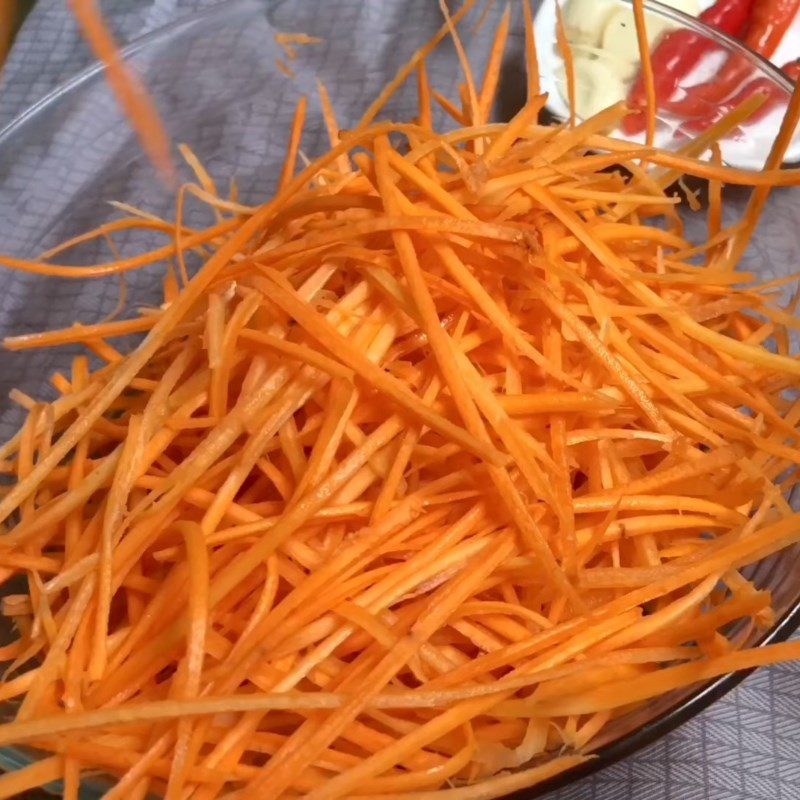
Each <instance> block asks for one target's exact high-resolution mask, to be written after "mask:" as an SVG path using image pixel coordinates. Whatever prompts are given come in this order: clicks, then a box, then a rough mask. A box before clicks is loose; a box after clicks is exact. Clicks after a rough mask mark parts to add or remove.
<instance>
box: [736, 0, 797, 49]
mask: <svg viewBox="0 0 800 800" xmlns="http://www.w3.org/2000/svg"><path fill="white" fill-rule="evenodd" d="M798 10H800V0H756V4H755V6H754V7H753V14H752V16H751V18H750V25H749V26H748V28H747V36H746V37H745V40H744V43H745V44H746V45H747V46H748V47H749V48H750V49H751V50H755V51H756V53H760V54H761V55H762V56H765V57H766V58H769V57H770V56H771V55H772V54H773V53H774V52H775V50H776V49H777V48H778V45H779V44H780V43H781V39H783V36H784V34H785V33H786V31H787V30H789V26H790V25H791V24H792V21H793V20H794V18H795V15H796V14H797V12H798Z"/></svg>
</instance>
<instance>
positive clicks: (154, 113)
mask: <svg viewBox="0 0 800 800" xmlns="http://www.w3.org/2000/svg"><path fill="white" fill-rule="evenodd" d="M69 2H70V5H71V6H72V12H73V14H74V15H75V19H76V20H77V21H78V24H79V25H80V27H81V30H82V32H83V35H84V37H85V39H86V41H87V43H88V44H89V46H90V47H91V48H92V50H93V51H94V54H95V55H96V56H97V58H98V59H99V60H100V61H101V62H102V64H103V65H104V66H105V68H106V77H107V78H108V83H109V85H110V86H111V88H112V89H113V91H114V93H115V94H116V96H117V100H118V101H119V103H120V105H121V106H122V109H123V111H124V112H125V115H126V117H127V118H128V120H129V121H130V123H131V125H132V126H133V127H134V129H135V130H136V132H137V134H138V136H139V141H140V142H141V145H142V148H143V149H144V151H145V152H146V153H147V155H148V157H149V158H150V160H151V161H152V162H153V164H155V166H156V167H157V168H158V169H159V170H160V171H161V172H162V174H163V175H164V176H165V177H166V178H167V179H168V180H169V181H172V179H173V177H174V174H175V167H174V164H173V162H172V157H171V156H170V152H169V145H170V140H169V136H168V134H167V132H166V131H165V129H164V125H163V123H162V122H161V119H160V117H159V114H158V110H157V108H156V106H155V103H154V102H153V101H152V99H151V98H150V96H149V95H148V94H147V92H146V91H145V89H144V87H143V86H142V85H141V83H140V81H139V79H138V78H137V76H136V74H135V73H134V72H133V70H132V69H131V67H130V66H129V65H128V64H126V63H125V61H124V59H123V58H122V57H121V56H120V53H119V50H118V49H117V45H116V42H115V41H114V37H113V36H112V35H111V32H110V31H109V30H108V28H107V27H106V24H105V22H104V21H103V18H102V16H101V15H100V11H99V9H98V7H97V3H96V0H69Z"/></svg>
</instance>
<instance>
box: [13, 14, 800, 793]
mask: <svg viewBox="0 0 800 800" xmlns="http://www.w3.org/2000/svg"><path fill="white" fill-rule="evenodd" d="M260 2H262V3H263V5H264V12H265V14H266V15H267V16H268V19H269V21H270V22H271V23H272V24H274V26H275V27H276V29H279V30H288V31H307V30H316V31H319V30H326V29H328V30H331V31H334V30H335V31H336V37H337V39H338V41H339V48H340V49H339V52H338V53H337V52H334V51H333V49H331V48H328V47H327V46H326V45H322V46H320V48H319V49H317V50H315V56H314V58H315V60H316V61H317V62H318V64H324V63H325V62H326V60H327V61H329V62H331V61H334V62H335V61H336V59H339V58H340V57H341V41H342V36H351V37H352V38H353V40H354V43H353V44H354V48H355V45H356V43H357V44H358V49H359V52H360V53H361V54H362V55H360V56H359V57H360V58H363V59H364V61H365V63H364V64H363V65H362V66H363V72H362V73H361V74H362V75H364V76H367V75H368V76H369V80H370V81H373V82H374V81H378V82H380V80H382V75H381V72H382V71H384V72H388V69H389V65H390V64H391V63H392V62H393V59H392V58H387V57H386V56H385V54H387V53H393V52H394V51H395V50H397V51H404V50H407V48H404V46H403V45H404V44H406V43H407V42H406V39H407V38H408V37H409V34H410V32H412V31H413V32H414V38H415V39H416V40H420V39H421V37H420V36H419V31H420V29H426V28H431V26H432V25H436V24H438V21H437V16H438V10H437V3H436V2H435V0H260ZM211 4H212V0H133V1H131V0H103V2H102V6H103V9H104V12H105V14H106V16H107V19H108V20H109V21H110V23H111V25H112V27H113V29H114V31H115V32H116V34H117V35H118V37H119V38H120V39H121V40H123V41H128V40H130V39H132V38H134V37H136V36H139V35H141V34H142V33H144V32H146V31H148V30H153V29H154V28H157V27H159V26H161V25H163V24H165V23H167V22H170V21H171V20H174V19H176V18H177V17H179V16H182V15H185V14H187V13H189V12H191V11H193V10H195V9H197V8H201V7H205V6H208V5H211ZM497 5H498V6H499V5H500V4H497ZM91 60H92V58H91V55H90V54H89V52H88V50H87V48H86V47H85V45H84V44H83V42H82V41H81V39H80V37H79V35H78V32H77V30H76V27H75V24H74V22H73V21H72V19H71V17H70V15H69V13H68V11H67V10H66V2H65V0H39V1H38V3H37V5H36V6H35V8H34V10H33V12H32V13H31V14H30V16H29V17H28V19H27V20H26V22H25V24H24V26H23V28H22V31H21V33H20V35H19V38H18V40H17V42H16V44H15V45H14V48H13V50H12V52H11V55H10V59H9V61H8V63H7V65H6V68H5V70H4V72H3V75H2V80H1V81H0V125H2V124H5V123H7V122H8V121H10V120H11V119H13V117H15V116H16V115H18V114H19V113H20V112H22V111H23V110H24V109H25V108H27V107H28V106H29V105H30V104H31V103H33V102H35V101H36V100H38V99H40V98H41V97H42V96H43V95H45V94H46V93H47V92H48V91H50V90H51V89H53V88H55V87H56V86H58V85H59V84H60V83H62V82H63V81H64V80H65V79H67V78H69V77H70V76H72V75H73V74H75V73H76V72H77V71H79V70H80V69H81V68H83V67H85V66H86V65H88V64H89V63H90V62H91ZM351 62H352V59H351ZM351 62H348V63H351ZM326 66H327V69H328V71H329V72H330V71H334V72H335V71H336V69H337V63H328V64H327V65H326ZM351 67H352V63H351ZM351 77H352V76H351ZM364 81H366V77H365V78H364ZM364 81H361V82H359V81H353V82H351V83H350V84H348V83H347V82H346V81H344V83H343V84H342V82H339V83H340V85H337V87H336V89H337V92H336V94H337V95H339V97H340V98H341V97H342V96H343V95H344V100H345V103H346V101H347V100H349V101H350V105H351V106H352V107H353V110H354V111H357V110H358V109H357V108H356V107H357V106H360V107H363V105H364V101H365V100H366V99H368V98H365V97H363V89H364V85H363V83H364ZM348 91H350V92H351V96H350V97H347V96H346V95H347V93H348ZM346 104H347V103H346ZM551 797H552V800H589V799H590V798H591V799H592V800H755V798H765V799H766V800H797V799H798V798H800V665H786V666H781V667H774V668H772V669H765V670H761V671H760V672H758V673H756V674H755V675H754V676H752V677H750V678H749V679H748V680H747V681H746V682H745V683H744V684H743V685H742V686H741V687H740V688H739V689H738V690H736V691H734V692H733V693H731V694H729V695H728V696H727V697H725V698H723V699H721V700H719V701H718V702H717V703H715V704H714V705H713V706H712V707H711V708H710V709H709V710H707V711H706V712H705V713H704V714H702V715H701V716H699V717H698V718H695V719H694V720H692V721H690V722H688V723H687V724H685V725H684V726H682V727H681V728H679V729H678V730H676V731H674V732H673V733H672V734H670V735H668V736H666V737H665V738H663V739H661V740H660V741H658V742H657V743H656V744H654V745H652V746H650V747H649V748H647V749H645V750H643V751H641V752H639V753H636V754H635V755H633V756H631V757H629V758H628V759H626V760H624V761H622V762H620V763H618V764H615V765H613V766H611V767H608V768H607V769H605V770H603V771H602V772H600V773H598V774H596V775H594V776H592V777H590V778H587V779H585V780H583V781H582V782H579V783H577V784H575V785H573V786H571V787H570V788H567V789H562V790H561V791H559V792H555V793H554V794H553V795H552V796H551Z"/></svg>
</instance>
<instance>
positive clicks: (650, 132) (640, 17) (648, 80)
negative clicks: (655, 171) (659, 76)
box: [633, 0, 656, 147]
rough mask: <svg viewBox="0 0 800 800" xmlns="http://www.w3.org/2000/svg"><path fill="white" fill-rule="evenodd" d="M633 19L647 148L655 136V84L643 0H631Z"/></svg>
mask: <svg viewBox="0 0 800 800" xmlns="http://www.w3.org/2000/svg"><path fill="white" fill-rule="evenodd" d="M633 18H634V21H635V23H636V40H637V42H638V43H639V60H640V61H641V65H642V66H641V69H642V79H643V81H644V88H645V97H646V99H647V109H646V111H647V122H646V124H647V138H646V141H647V146H648V147H650V146H651V145H652V144H653V140H654V139H655V135H656V84H655V78H654V76H653V62H652V60H651V58H650V43H649V41H648V38H647V19H646V18H645V12H644V2H643V0H633Z"/></svg>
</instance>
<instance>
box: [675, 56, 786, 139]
mask: <svg viewBox="0 0 800 800" xmlns="http://www.w3.org/2000/svg"><path fill="white" fill-rule="evenodd" d="M782 70H783V72H785V73H786V75H787V76H788V77H789V78H790V79H791V80H792V81H793V82H796V81H798V80H800V59H798V60H797V61H790V62H789V63H788V64H785V65H784V66H783V67H782ZM754 94H764V95H766V100H764V102H763V104H762V105H761V106H759V108H758V110H757V111H755V113H753V114H752V115H751V116H750V117H748V119H747V124H748V125H751V124H752V123H754V122H758V121H759V120H762V119H764V117H766V116H767V115H768V114H771V113H772V112H773V111H775V109H777V108H780V107H781V106H784V107H785V106H786V105H787V103H788V102H789V100H788V97H787V96H786V92H785V91H784V90H783V89H781V87H780V86H778V84H777V83H775V81H773V80H772V79H771V78H756V79H755V80H754V81H751V82H750V83H748V84H747V86H745V87H743V88H742V90H741V91H739V92H737V93H736V95H734V96H733V97H732V98H731V99H730V100H726V101H725V102H724V103H722V104H721V105H719V106H717V108H716V109H715V110H714V113H713V114H712V115H710V116H707V117H702V118H699V119H693V120H689V121H688V122H685V123H684V124H683V125H682V126H681V129H682V130H683V131H684V132H685V133H695V134H697V133H700V132H701V131H704V130H707V129H708V128H710V127H711V126H712V125H713V124H714V123H715V122H718V121H719V120H721V119H722V118H723V117H724V116H725V115H726V114H729V113H730V112H731V111H733V110H734V109H735V108H736V107H737V106H740V105H741V104H742V103H743V102H744V101H745V100H747V99H749V98H750V97H752V96H753V95H754Z"/></svg>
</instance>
